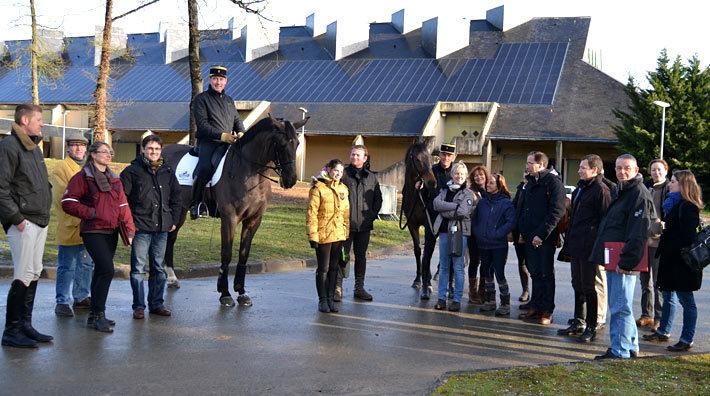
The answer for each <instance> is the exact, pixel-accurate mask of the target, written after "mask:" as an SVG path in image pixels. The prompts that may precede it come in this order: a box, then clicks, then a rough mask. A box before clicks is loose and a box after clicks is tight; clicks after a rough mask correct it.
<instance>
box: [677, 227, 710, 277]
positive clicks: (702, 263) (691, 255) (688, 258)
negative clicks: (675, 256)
mask: <svg viewBox="0 0 710 396" xmlns="http://www.w3.org/2000/svg"><path fill="white" fill-rule="evenodd" d="M698 228H700V227H698ZM680 255H681V257H682V258H683V261H684V262H685V264H686V265H688V266H689V267H690V268H691V269H693V270H694V271H698V272H701V271H702V270H703V268H705V267H707V266H708V264H710V225H709V226H705V227H704V228H702V229H700V231H698V234H697V235H696V236H695V239H694V240H693V243H692V244H691V245H690V246H689V247H687V248H682V249H680Z"/></svg>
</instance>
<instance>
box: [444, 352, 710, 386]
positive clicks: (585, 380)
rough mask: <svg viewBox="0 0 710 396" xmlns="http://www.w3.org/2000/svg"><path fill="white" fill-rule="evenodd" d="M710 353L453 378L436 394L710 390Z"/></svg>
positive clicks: (496, 371)
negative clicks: (709, 377)
mask: <svg viewBox="0 0 710 396" xmlns="http://www.w3.org/2000/svg"><path fill="white" fill-rule="evenodd" d="M708 373H710V354H701V355H687V356H675V357H667V356H662V357H652V358H642V359H634V360H624V361H620V360H616V361H607V362H584V363H567V364H555V365H550V366H543V367H526V368H514V369H506V370H491V371H481V372H475V373H470V374H460V375H454V376H451V377H449V378H448V379H447V380H446V381H445V382H444V384H443V385H441V386H440V387H439V388H437V389H436V390H435V391H434V394H435V395H460V394H483V395H488V394H505V395H531V394H535V395H652V394H653V395H708V394H710V381H708Z"/></svg>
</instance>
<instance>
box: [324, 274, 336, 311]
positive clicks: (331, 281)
mask: <svg viewBox="0 0 710 396" xmlns="http://www.w3.org/2000/svg"><path fill="white" fill-rule="evenodd" d="M337 277H338V271H328V281H327V282H326V285H325V286H326V287H325V290H326V301H327V302H328V308H329V309H330V312H338V307H337V306H336V305H335V300H333V296H334V295H335V284H336V283H337Z"/></svg>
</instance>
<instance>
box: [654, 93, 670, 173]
mask: <svg viewBox="0 0 710 396" xmlns="http://www.w3.org/2000/svg"><path fill="white" fill-rule="evenodd" d="M653 104H655V105H656V106H661V108H662V109H663V118H662V119H661V159H663V142H664V140H665V138H666V107H670V105H671V104H670V103H668V102H664V101H662V100H654V101H653Z"/></svg>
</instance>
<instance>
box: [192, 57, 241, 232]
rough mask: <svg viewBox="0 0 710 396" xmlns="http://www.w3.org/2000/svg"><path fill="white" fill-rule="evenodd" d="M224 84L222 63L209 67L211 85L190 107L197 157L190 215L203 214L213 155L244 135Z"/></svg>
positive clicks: (224, 69)
mask: <svg viewBox="0 0 710 396" xmlns="http://www.w3.org/2000/svg"><path fill="white" fill-rule="evenodd" d="M225 86H227V69H226V68H225V67H223V66H212V67H211V68H210V86H209V88H207V91H205V92H202V93H201V94H199V95H197V96H195V99H194V100H193V101H192V104H191V109H192V114H193V116H194V117H195V123H196V124H197V133H196V136H195V137H196V138H197V143H196V147H197V150H198V154H199V160H198V162H197V167H196V168H195V172H194V182H193V183H192V203H191V206H192V208H191V209H190V217H191V218H192V219H196V218H198V217H202V216H203V215H204V214H205V213H204V211H203V209H206V208H205V206H204V205H201V203H202V196H203V193H204V190H205V186H206V185H207V182H208V181H209V180H210V178H211V177H212V174H213V173H214V170H215V168H214V166H213V165H212V157H213V156H214V155H215V152H217V151H218V150H219V151H218V152H219V153H221V154H224V152H225V151H226V150H227V147H228V145H230V144H232V143H234V142H235V141H236V140H237V139H239V138H240V137H241V136H242V135H243V134H244V124H242V120H241V119H240V118H239V113H238V112H237V108H236V107H235V106H234V99H232V98H231V97H230V96H229V95H227V94H226V93H224V88H225Z"/></svg>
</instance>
